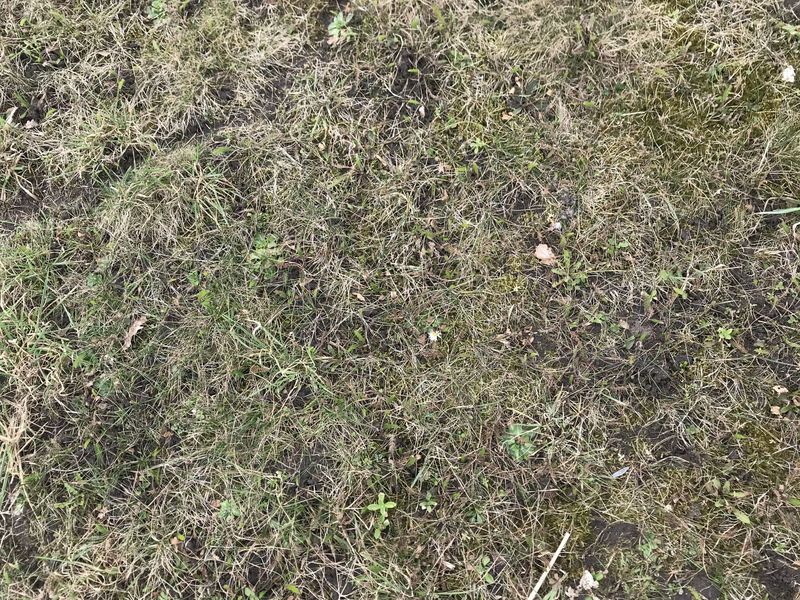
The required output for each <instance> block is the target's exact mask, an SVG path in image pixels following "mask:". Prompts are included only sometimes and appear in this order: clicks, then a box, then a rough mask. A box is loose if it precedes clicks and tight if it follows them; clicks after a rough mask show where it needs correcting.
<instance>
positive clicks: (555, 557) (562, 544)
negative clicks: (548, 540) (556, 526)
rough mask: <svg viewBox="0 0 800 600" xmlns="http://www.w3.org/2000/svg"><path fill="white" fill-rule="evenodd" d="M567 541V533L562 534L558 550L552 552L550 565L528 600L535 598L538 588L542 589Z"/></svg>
mask: <svg viewBox="0 0 800 600" xmlns="http://www.w3.org/2000/svg"><path fill="white" fill-rule="evenodd" d="M568 541H569V531H568V532H567V533H565V534H564V538H563V539H562V540H561V543H560V544H559V545H558V548H557V549H556V551H555V552H553V556H552V558H550V564H548V565H547V568H546V569H545V570H544V573H542V576H541V577H539V581H537V582H536V587H535V588H533V591H532V592H531V594H530V596H528V600H533V599H534V598H536V594H538V593H539V588H540V587H542V585H544V580H545V579H547V576H548V575H549V574H550V571H551V570H552V568H553V565H554V564H556V561H557V560H558V556H559V554H561V552H562V551H563V550H564V546H566V545H567V542H568Z"/></svg>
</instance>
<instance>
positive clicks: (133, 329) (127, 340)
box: [122, 316, 147, 350]
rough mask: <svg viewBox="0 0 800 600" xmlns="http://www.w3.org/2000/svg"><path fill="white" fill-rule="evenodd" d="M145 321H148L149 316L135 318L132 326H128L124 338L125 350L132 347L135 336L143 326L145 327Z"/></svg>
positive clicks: (123, 345)
mask: <svg viewBox="0 0 800 600" xmlns="http://www.w3.org/2000/svg"><path fill="white" fill-rule="evenodd" d="M145 323H147V317H145V316H141V317H138V318H137V319H134V321H133V323H131V326H130V327H128V332H127V333H126V334H125V337H124V338H122V349H123V350H127V349H128V348H130V347H131V344H132V343H133V336H135V335H136V334H137V333H139V332H140V331H141V330H142V327H144V324H145Z"/></svg>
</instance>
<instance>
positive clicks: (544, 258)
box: [534, 244, 556, 267]
mask: <svg viewBox="0 0 800 600" xmlns="http://www.w3.org/2000/svg"><path fill="white" fill-rule="evenodd" d="M534 256H535V257H536V258H538V259H539V262H540V263H542V264H543V265H546V266H548V267H552V266H553V265H555V264H556V255H555V254H554V253H553V250H552V249H551V248H550V246H548V245H547V244H539V245H538V246H536V252H534Z"/></svg>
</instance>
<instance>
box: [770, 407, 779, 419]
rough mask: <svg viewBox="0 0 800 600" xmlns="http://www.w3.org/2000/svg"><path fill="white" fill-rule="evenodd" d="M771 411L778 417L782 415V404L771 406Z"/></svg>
mask: <svg viewBox="0 0 800 600" xmlns="http://www.w3.org/2000/svg"><path fill="white" fill-rule="evenodd" d="M769 412H771V413H772V414H773V415H775V416H776V417H780V416H781V407H780V406H770V407H769Z"/></svg>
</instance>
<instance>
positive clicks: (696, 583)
mask: <svg viewBox="0 0 800 600" xmlns="http://www.w3.org/2000/svg"><path fill="white" fill-rule="evenodd" d="M692 592H694V594H700V597H701V598H705V600H717V599H718V598H722V593H721V592H720V591H719V588H718V587H717V586H716V585H715V584H714V582H713V581H711V579H709V577H708V575H706V574H705V573H703V572H702V571H700V572H699V573H697V574H695V575H694V576H693V577H692V578H691V579H690V580H689V581H688V582H687V583H685V584H684V585H683V590H682V591H681V592H680V593H679V594H678V595H677V596H675V598H674V600H696V598H697V597H696V596H695V595H694V594H693V593H692Z"/></svg>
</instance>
